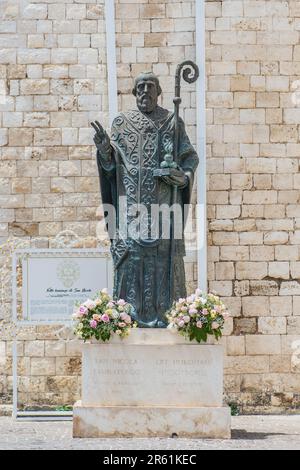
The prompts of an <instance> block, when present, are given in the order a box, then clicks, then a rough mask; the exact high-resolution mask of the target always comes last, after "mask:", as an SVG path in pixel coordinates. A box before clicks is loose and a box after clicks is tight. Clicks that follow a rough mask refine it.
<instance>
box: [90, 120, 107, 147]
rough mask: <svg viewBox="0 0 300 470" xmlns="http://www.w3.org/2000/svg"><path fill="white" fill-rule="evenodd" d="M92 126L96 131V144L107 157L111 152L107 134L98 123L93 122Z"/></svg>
mask: <svg viewBox="0 0 300 470" xmlns="http://www.w3.org/2000/svg"><path fill="white" fill-rule="evenodd" d="M91 126H92V127H93V129H94V130H95V132H96V133H95V135H94V142H95V145H96V147H97V149H98V150H99V152H100V153H101V154H102V155H107V153H109V152H110V141H109V137H108V135H107V133H106V132H105V130H104V129H103V127H102V126H101V124H100V123H99V122H98V121H95V122H91Z"/></svg>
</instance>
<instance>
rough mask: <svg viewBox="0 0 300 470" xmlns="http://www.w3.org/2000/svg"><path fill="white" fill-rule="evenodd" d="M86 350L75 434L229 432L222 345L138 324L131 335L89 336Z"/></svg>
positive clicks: (212, 434)
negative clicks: (100, 339)
mask: <svg viewBox="0 0 300 470" xmlns="http://www.w3.org/2000/svg"><path fill="white" fill-rule="evenodd" d="M82 354H83V357H82V400H81V402H80V403H79V402H78V403H76V405H75V407H74V424H73V426H74V437H105V436H128V437H130V436H136V437H144V436H171V435H172V434H177V435H180V436H190V437H212V438H216V437H218V438H228V437H229V436H230V409H229V408H228V407H226V406H223V347H222V346H221V345H216V344H198V343H196V342H190V341H188V340H186V339H185V338H183V337H181V336H179V335H174V334H173V333H171V332H170V331H169V330H166V329H161V330H160V329H136V330H132V332H131V334H130V336H129V337H128V338H126V339H124V340H121V339H120V338H118V337H114V338H112V341H110V342H109V343H99V342H93V341H92V342H90V343H86V344H83V347H82Z"/></svg>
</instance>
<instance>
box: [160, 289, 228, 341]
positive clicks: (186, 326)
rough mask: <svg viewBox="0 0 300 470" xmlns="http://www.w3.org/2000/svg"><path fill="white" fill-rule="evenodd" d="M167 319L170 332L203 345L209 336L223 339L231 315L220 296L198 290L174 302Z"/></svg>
mask: <svg viewBox="0 0 300 470" xmlns="http://www.w3.org/2000/svg"><path fill="white" fill-rule="evenodd" d="M166 317H167V320H168V328H169V329H170V330H173V331H175V332H178V333H179V334H181V335H182V336H185V337H186V338H188V339H189V340H190V341H192V340H194V339H195V340H196V341H198V343H201V341H203V342H206V341H207V336H208V335H213V336H214V337H215V338H216V339H219V338H221V336H222V329H223V327H224V323H225V321H226V320H227V318H229V317H230V315H229V313H228V311H227V309H226V307H225V305H224V304H223V302H222V301H221V300H220V298H219V297H218V296H216V295H214V294H203V293H201V291H200V290H199V289H197V290H196V292H195V294H192V295H190V296H189V297H187V298H186V299H179V300H178V301H177V302H174V304H173V306H172V308H171V310H169V311H168V312H167V314H166Z"/></svg>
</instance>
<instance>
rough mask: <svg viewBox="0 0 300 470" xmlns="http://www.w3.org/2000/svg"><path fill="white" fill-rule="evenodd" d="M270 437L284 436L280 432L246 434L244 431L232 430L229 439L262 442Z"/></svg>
mask: <svg viewBox="0 0 300 470" xmlns="http://www.w3.org/2000/svg"><path fill="white" fill-rule="evenodd" d="M271 436H286V434H284V433H281V432H248V431H246V429H232V431H231V439H233V440H249V441H253V440H262V439H267V438H269V437H271Z"/></svg>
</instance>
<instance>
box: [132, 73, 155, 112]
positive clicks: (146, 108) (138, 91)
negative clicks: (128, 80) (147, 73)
mask: <svg viewBox="0 0 300 470" xmlns="http://www.w3.org/2000/svg"><path fill="white" fill-rule="evenodd" d="M135 96H136V104H137V107H138V109H139V110H140V111H141V112H142V113H146V114H149V113H151V112H152V111H154V109H155V108H156V106H157V99H158V90H157V85H156V83H155V81H153V80H151V79H144V80H139V81H138V82H137V84H136V87H135Z"/></svg>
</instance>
